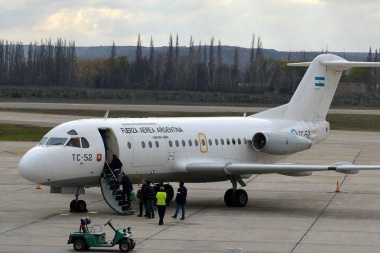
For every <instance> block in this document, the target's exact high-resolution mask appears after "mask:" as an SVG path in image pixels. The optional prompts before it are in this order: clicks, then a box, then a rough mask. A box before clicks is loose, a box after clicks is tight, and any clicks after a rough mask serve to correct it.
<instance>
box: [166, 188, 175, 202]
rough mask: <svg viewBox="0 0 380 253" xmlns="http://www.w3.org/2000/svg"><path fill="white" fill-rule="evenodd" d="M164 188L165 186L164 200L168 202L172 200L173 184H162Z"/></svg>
mask: <svg viewBox="0 0 380 253" xmlns="http://www.w3.org/2000/svg"><path fill="white" fill-rule="evenodd" d="M164 188H165V192H166V196H167V197H166V200H167V201H168V202H170V201H172V199H173V197H174V189H173V186H171V185H170V184H164Z"/></svg>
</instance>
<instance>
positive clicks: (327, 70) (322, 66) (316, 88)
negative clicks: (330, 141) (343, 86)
mask: <svg viewBox="0 0 380 253" xmlns="http://www.w3.org/2000/svg"><path fill="white" fill-rule="evenodd" d="M288 66H298V67H309V68H308V70H307V71H306V73H305V75H304V77H303V78H302V80H301V82H300V84H299V86H298V88H297V90H296V92H295V93H294V95H293V97H292V99H291V100H290V102H289V103H288V104H286V105H283V106H279V107H276V108H273V109H270V110H268V111H264V112H261V113H258V114H255V115H252V117H255V118H273V119H289V120H299V121H314V122H317V121H324V120H325V119H326V115H327V112H328V110H329V108H330V105H331V102H332V99H333V97H334V94H335V91H336V88H337V86H338V83H339V80H340V77H341V76H342V73H343V71H344V70H346V69H349V68H352V67H380V62H350V61H347V60H345V59H343V58H341V57H339V56H336V55H333V54H322V55H319V56H317V57H316V58H315V59H314V60H313V61H312V62H300V63H289V64H288Z"/></svg>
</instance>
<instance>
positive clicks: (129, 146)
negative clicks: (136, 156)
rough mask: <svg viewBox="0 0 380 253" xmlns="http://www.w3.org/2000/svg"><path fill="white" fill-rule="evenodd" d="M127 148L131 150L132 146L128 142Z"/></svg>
mask: <svg viewBox="0 0 380 253" xmlns="http://www.w3.org/2000/svg"><path fill="white" fill-rule="evenodd" d="M127 146H128V148H129V149H131V148H132V144H131V143H130V142H129V141H128V143H127Z"/></svg>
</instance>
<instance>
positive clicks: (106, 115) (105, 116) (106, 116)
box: [104, 110, 110, 120]
mask: <svg viewBox="0 0 380 253" xmlns="http://www.w3.org/2000/svg"><path fill="white" fill-rule="evenodd" d="M109 112H110V110H107V112H106V114H104V120H106V119H107V118H108V113H109Z"/></svg>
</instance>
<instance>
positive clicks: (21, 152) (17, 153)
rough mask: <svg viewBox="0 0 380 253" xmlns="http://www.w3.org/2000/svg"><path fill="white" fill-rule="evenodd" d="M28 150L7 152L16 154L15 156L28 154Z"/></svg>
mask: <svg viewBox="0 0 380 253" xmlns="http://www.w3.org/2000/svg"><path fill="white" fill-rule="evenodd" d="M26 151H27V150H26V149H14V150H7V151H6V152H8V153H11V154H15V155H23V154H25V153H26Z"/></svg>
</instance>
